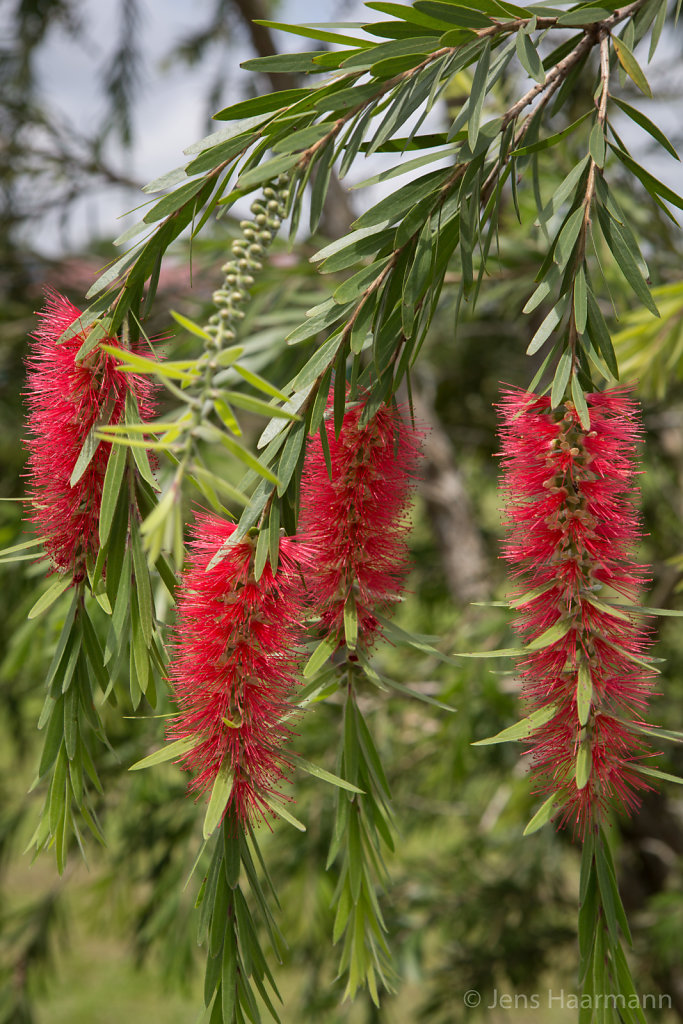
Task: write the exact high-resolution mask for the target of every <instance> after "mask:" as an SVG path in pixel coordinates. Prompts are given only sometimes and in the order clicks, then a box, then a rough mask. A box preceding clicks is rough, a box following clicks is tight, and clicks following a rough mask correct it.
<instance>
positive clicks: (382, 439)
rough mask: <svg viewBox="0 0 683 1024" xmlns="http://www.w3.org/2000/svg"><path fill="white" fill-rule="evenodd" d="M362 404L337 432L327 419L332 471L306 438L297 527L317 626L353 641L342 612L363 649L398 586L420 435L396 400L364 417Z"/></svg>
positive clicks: (316, 442)
mask: <svg viewBox="0 0 683 1024" xmlns="http://www.w3.org/2000/svg"><path fill="white" fill-rule="evenodd" d="M364 408H365V402H364V401H362V402H359V403H358V404H357V405H355V406H353V407H352V408H350V409H349V410H348V411H347V412H346V413H345V415H344V420H343V423H342V426H341V430H340V431H339V436H338V437H336V436H335V430H334V424H333V422H332V421H331V420H330V422H328V423H326V424H325V430H326V434H327V442H328V446H329V454H330V464H331V473H328V469H327V464H326V461H325V455H324V452H323V446H322V442H321V439H320V437H319V436H318V435H316V437H315V438H313V439H312V440H311V441H310V442H309V446H308V451H307V453H306V462H305V465H304V472H303V477H302V482H301V513H300V519H299V532H300V534H301V536H302V537H304V538H305V540H306V542H307V545H308V547H309V549H310V552H311V558H312V567H311V570H310V572H308V573H307V574H306V584H307V587H308V594H309V599H310V601H311V604H312V606H313V608H314V610H315V612H316V613H317V614H319V615H320V620H321V631H322V632H323V633H324V634H325V635H326V636H330V637H331V638H332V639H333V640H334V639H336V640H337V641H338V643H339V644H340V645H341V644H342V643H344V640H345V638H346V641H347V644H349V646H352V643H349V639H350V638H349V637H348V636H346V637H345V632H348V626H347V629H346V631H345V613H346V621H347V623H348V621H349V618H350V617H351V618H353V620H354V621H355V622H356V623H357V637H358V644H359V645H362V646H365V647H367V646H368V645H369V644H370V643H371V642H372V640H373V638H374V637H375V636H376V635H377V633H378V631H379V623H378V621H377V619H376V617H375V612H383V611H386V610H388V609H389V608H390V607H391V606H392V605H393V604H394V603H395V602H396V601H397V600H398V598H399V597H400V595H401V592H402V590H403V580H404V577H405V573H406V569H407V566H408V547H407V544H406V535H407V533H408V531H409V529H410V524H409V520H408V500H409V496H410V490H411V486H412V483H413V480H414V469H415V463H416V460H417V457H418V454H419V450H420V440H421V439H420V434H419V432H418V430H417V429H416V428H415V427H414V426H411V425H409V423H408V422H407V419H406V418H404V416H403V415H402V411H401V410H400V409H399V408H397V407H396V406H393V407H392V408H391V409H388V408H386V406H382V407H381V408H380V409H379V410H378V411H377V412H376V413H375V415H374V416H373V417H372V418H371V419H370V420H368V422H367V423H363V422H362V416H363V410H364ZM349 611H350V612H351V615H349Z"/></svg>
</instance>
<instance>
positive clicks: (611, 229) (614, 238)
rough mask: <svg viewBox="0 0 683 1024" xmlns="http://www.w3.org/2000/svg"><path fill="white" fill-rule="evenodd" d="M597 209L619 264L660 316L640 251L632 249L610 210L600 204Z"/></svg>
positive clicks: (629, 281)
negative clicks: (647, 280) (643, 270)
mask: <svg viewBox="0 0 683 1024" xmlns="http://www.w3.org/2000/svg"><path fill="white" fill-rule="evenodd" d="M597 210H598V222H599V224H600V228H601V230H602V234H603V237H604V239H605V241H606V242H607V244H608V246H609V248H610V249H611V250H612V255H613V256H614V259H615V261H616V264H617V266H618V267H619V269H620V270H621V272H622V274H623V275H624V277H625V278H626V280H627V281H628V283H629V284H630V285H631V288H632V289H633V291H634V292H635V294H636V295H637V296H638V298H639V299H640V300H641V302H642V303H643V304H644V305H645V306H647V308H648V309H649V310H650V312H651V313H654V315H655V316H659V310H658V309H657V306H656V305H655V302H654V300H653V298H652V295H651V294H650V289H649V287H648V285H647V283H646V281H645V278H644V277H643V275H642V274H641V272H640V270H639V268H638V263H637V260H638V258H639V257H640V253H639V252H634V251H632V249H631V248H630V246H629V244H628V242H627V240H626V238H625V237H624V234H623V232H622V231H621V229H620V227H619V224H618V223H617V221H616V220H615V219H614V218H613V217H612V216H611V215H610V213H609V212H608V210H606V209H605V208H604V207H603V206H598V208H597Z"/></svg>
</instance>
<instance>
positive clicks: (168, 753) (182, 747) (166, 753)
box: [128, 736, 198, 772]
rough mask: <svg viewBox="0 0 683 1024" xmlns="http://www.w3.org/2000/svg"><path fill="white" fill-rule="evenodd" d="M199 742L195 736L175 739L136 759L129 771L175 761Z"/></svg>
mask: <svg viewBox="0 0 683 1024" xmlns="http://www.w3.org/2000/svg"><path fill="white" fill-rule="evenodd" d="M197 743H198V740H197V738H196V737H194V736H188V737H186V738H185V739H182V740H173V742H172V743H166V744H165V746H163V747H161V748H160V749H159V750H155V751H154V753H153V754H148V755H147V757H143V759H142V760H141V761H136V762H135V764H132V765H131V766H130V768H129V769H128V771H130V772H137V771H139V770H140V769H142V768H153V767H154V765H157V764H165V763H166V761H175V760H177V759H178V758H180V757H182V756H183V754H187V752H188V751H189V750H192V748H193V747H196V746H197Z"/></svg>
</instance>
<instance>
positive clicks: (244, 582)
mask: <svg viewBox="0 0 683 1024" xmlns="http://www.w3.org/2000/svg"><path fill="white" fill-rule="evenodd" d="M234 530H235V526H234V525H233V524H232V523H227V522H225V521H224V520H222V519H220V518H218V517H217V516H213V515H201V516H199V517H198V518H197V521H196V523H195V527H194V537H193V539H192V541H191V542H190V550H189V556H188V562H187V568H186V571H185V573H184V577H183V583H182V588H181V591H180V595H179V598H178V620H177V625H176V628H175V638H174V654H173V658H172V662H171V666H170V671H169V677H170V682H171V685H172V687H173V691H174V694H175V699H176V702H177V705H178V708H179V714H178V715H177V717H176V718H175V719H174V720H173V723H172V725H171V727H170V729H169V734H168V738H169V739H171V740H178V739H183V740H184V739H194V740H196V745H195V746H194V747H193V748H192V749H191V750H190V751H188V752H187V753H186V754H185V755H184V756H183V758H182V759H181V760H182V765H183V767H184V768H186V769H188V770H189V771H192V772H194V773H195V777H194V779H193V780H192V782H191V783H190V789H191V790H194V791H196V792H198V793H203V792H204V791H206V790H207V789H210V788H211V786H212V785H213V783H214V781H215V779H216V776H217V775H218V772H219V770H220V768H221V767H222V766H223V765H224V763H225V764H226V765H229V767H230V768H231V770H232V774H233V784H232V792H231V794H230V798H229V801H228V804H227V807H226V812H229V813H230V815H231V817H232V818H233V819H234V820H236V821H238V822H246V821H249V820H251V821H253V820H256V819H258V818H265V817H266V816H267V814H268V813H269V809H268V803H267V800H268V797H269V796H270V794H272V793H274V792H275V791H276V790H277V787H278V784H279V783H280V782H281V780H283V779H284V778H286V770H287V768H288V767H289V762H288V761H287V757H286V755H285V753H284V752H283V749H282V748H283V744H284V743H285V742H286V740H287V739H288V737H289V736H290V730H289V728H288V726H287V725H286V724H285V719H286V717H287V716H288V715H291V713H292V705H291V703H290V702H289V697H290V695H291V693H292V691H293V690H294V688H295V685H296V675H297V673H298V669H299V664H300V651H299V644H300V642H301V639H302V638H301V628H300V625H299V623H300V621H301V618H302V609H301V602H300V598H299V594H300V589H301V588H300V583H299V575H298V573H299V570H298V565H299V564H300V562H301V553H300V547H299V546H298V545H297V543H296V541H294V540H293V539H292V538H288V537H285V538H283V539H282V541H281V542H280V560H279V567H278V571H277V573H273V571H272V569H271V567H270V565H269V564H267V565H266V566H265V568H264V570H263V573H262V575H261V578H260V579H259V580H258V581H256V580H255V578H254V571H253V567H254V557H253V556H254V549H255V544H254V542H252V539H251V538H250V537H245V538H244V540H241V541H239V542H238V543H236V544H233V545H232V546H230V547H228V548H227V549H226V551H225V553H224V554H223V556H222V557H221V558H220V560H219V561H217V562H216V564H215V565H213V566H212V567H211V568H210V569H208V568H207V566H208V565H209V563H210V562H211V560H212V559H213V558H214V557H215V556H216V554H217V553H218V551H219V550H220V549H221V548H222V546H223V545H224V544H225V543H226V542H227V541H228V540H229V538H230V537H231V536H232V534H233V532H234ZM304 560H305V553H304Z"/></svg>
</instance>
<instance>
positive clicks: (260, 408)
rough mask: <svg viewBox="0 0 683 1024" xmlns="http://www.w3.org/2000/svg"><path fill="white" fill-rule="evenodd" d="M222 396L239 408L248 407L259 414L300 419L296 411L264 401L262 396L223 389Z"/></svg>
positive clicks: (248, 410)
mask: <svg viewBox="0 0 683 1024" xmlns="http://www.w3.org/2000/svg"><path fill="white" fill-rule="evenodd" d="M222 396H223V397H224V398H226V399H227V400H228V401H229V402H230V404H231V405H236V406H237V408H238V409H246V410H247V412H254V413H256V414H257V415H259V416H268V417H272V416H275V417H277V418H278V419H283V420H298V419H300V417H299V416H298V415H297V414H296V413H293V412H289V411H288V410H287V409H283V408H282V407H281V406H277V405H270V404H269V403H268V402H263V401H262V400H261V399H260V398H253V397H252V396H251V395H245V394H243V393H242V392H241V391H223V392H222Z"/></svg>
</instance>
